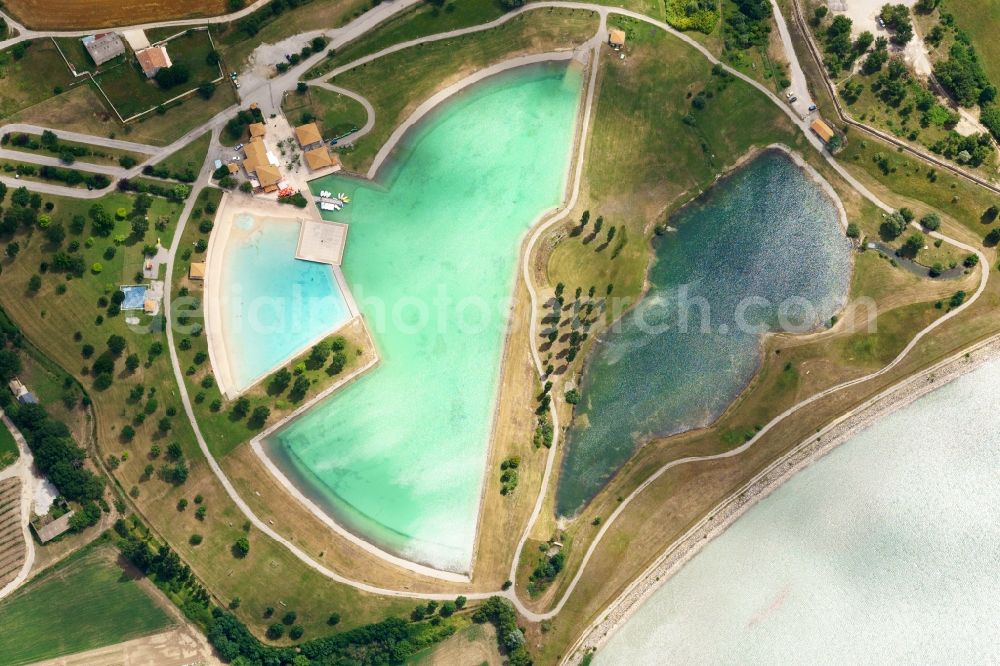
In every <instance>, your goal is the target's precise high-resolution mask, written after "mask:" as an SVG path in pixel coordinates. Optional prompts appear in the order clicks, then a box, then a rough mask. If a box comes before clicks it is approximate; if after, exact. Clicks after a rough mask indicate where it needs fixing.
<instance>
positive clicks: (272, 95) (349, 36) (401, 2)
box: [239, 0, 423, 116]
mask: <svg viewBox="0 0 1000 666" xmlns="http://www.w3.org/2000/svg"><path fill="white" fill-rule="evenodd" d="M422 1H423V0H392V1H391V2H383V3H382V4H380V5H378V6H376V7H374V8H373V9H370V10H369V11H367V12H365V13H364V14H362V15H361V16H359V17H358V18H356V19H354V20H353V21H351V22H350V23H348V24H347V25H345V26H343V27H342V28H332V29H329V30H326V31H325V32H324V34H325V35H326V37H327V38H328V39H329V40H330V43H329V44H328V45H327V47H326V49H324V50H323V51H320V52H319V53H316V54H313V55H312V56H310V57H308V58H306V59H305V60H303V61H301V62H300V63H299V64H298V65H296V66H294V67H291V68H290V69H289V70H288V71H287V72H285V73H284V74H279V75H278V76H276V77H274V78H273V79H270V80H269V81H267V82H265V83H262V84H260V85H258V86H256V87H251V88H247V87H244V88H242V89H241V90H240V91H239V92H240V101H241V103H242V104H243V105H244V106H247V105H249V104H251V103H253V102H256V103H257V104H259V105H260V109H261V111H262V112H263V113H264V115H265V116H268V115H270V114H272V113H281V99H282V97H283V96H284V94H285V93H287V92H290V91H292V90H294V89H295V86H296V85H297V84H298V82H299V81H300V80H302V78H303V77H304V75H305V73H306V72H308V71H309V70H310V69H312V68H313V67H315V66H316V65H317V64H319V63H320V62H321V61H323V60H325V59H326V52H327V51H329V50H330V49H339V48H340V47H342V46H344V45H345V44H347V43H349V42H353V41H354V40H356V39H358V38H359V37H361V36H362V35H364V34H365V33H367V32H368V31H370V30H372V29H373V28H375V27H376V26H377V25H378V24H379V23H382V22H383V21H386V20H387V19H389V18H392V17H393V16H395V15H396V14H399V13H400V12H403V11H405V10H407V9H409V8H410V7H412V6H414V5H416V4H419V3H420V2H422Z"/></svg>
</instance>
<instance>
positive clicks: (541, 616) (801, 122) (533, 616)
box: [171, 1, 988, 622]
mask: <svg viewBox="0 0 1000 666" xmlns="http://www.w3.org/2000/svg"><path fill="white" fill-rule="evenodd" d="M544 7H566V8H586V9H591V10H593V11H595V12H598V13H599V14H600V16H601V21H602V25H604V24H605V22H606V18H607V15H608V14H609V13H617V14H623V15H627V16H630V17H632V18H635V19H637V20H640V21H643V22H645V23H648V24H651V25H654V26H656V27H658V28H660V29H662V30H665V31H667V32H669V33H670V34H672V35H674V36H675V37H677V38H678V39H681V40H682V41H684V42H685V43H687V44H688V45H689V46H691V47H693V48H695V49H697V50H698V51H699V52H700V53H701V54H702V55H703V56H704V57H705V58H706V59H708V60H709V61H710V62H712V63H713V64H714V63H718V62H719V61H718V59H717V58H715V56H714V55H712V54H711V53H710V52H709V51H708V50H707V49H706V48H704V47H703V46H702V45H701V44H698V43H697V42H695V41H694V40H692V39H691V38H690V37H688V36H687V35H685V34H683V33H679V32H677V31H675V30H674V29H672V28H671V27H670V26H668V25H667V24H665V23H662V22H660V21H656V20H654V19H651V18H649V17H647V16H645V15H642V14H639V13H636V12H630V11H627V10H620V9H614V10H610V9H609V8H607V7H604V6H599V5H590V4H584V3H574V2H560V1H554V2H540V3H537V4H534V5H532V6H531V8H544ZM522 11H527V9H526V10H522ZM480 29H483V28H482V27H480ZM602 32H603V31H602ZM602 32H599V33H598V35H597V36H596V38H595V39H596V40H601V39H603V34H602ZM435 39H437V37H436V36H432V37H428V38H425V39H424V40H417V41H418V42H419V41H433V40H435ZM790 59H794V52H793V55H792V56H791V58H790ZM310 66H311V65H310ZM723 66H725V65H723ZM797 66H798V63H795V67H797ZM727 69H728V70H729V71H730V73H731V74H732V75H733V76H736V77H737V78H740V79H741V80H743V81H744V82H746V83H748V84H749V85H752V86H754V87H755V88H757V89H758V90H760V91H761V92H762V93H764V94H765V95H767V96H768V97H769V98H770V99H771V100H772V101H773V102H774V103H775V104H777V105H778V107H779V108H781V109H782V110H783V111H784V112H785V113H786V114H787V115H788V116H789V117H790V118H791V119H792V121H793V122H794V123H795V124H796V125H798V126H799V128H800V129H801V131H803V132H804V133H805V134H806V136H807V137H808V139H809V141H810V143H811V144H812V145H813V147H814V148H816V149H817V150H818V151H820V153H821V154H822V155H823V157H824V159H826V160H827V161H828V162H829V163H830V164H831V166H832V167H833V168H834V169H835V170H836V171H837V172H838V173H839V174H840V175H841V176H842V177H843V178H844V179H845V180H847V182H848V183H849V184H851V185H852V186H853V187H854V188H855V189H857V190H858V191H859V192H860V193H861V194H862V195H863V196H865V197H866V198H868V199H869V200H870V201H872V202H873V203H875V205H877V206H878V207H879V208H881V209H882V210H884V211H887V212H888V211H891V210H892V208H891V207H890V206H888V205H887V204H885V203H884V202H882V201H881V200H879V199H878V198H877V197H875V195H874V194H872V193H871V192H870V191H869V190H868V189H867V188H866V187H865V186H864V185H863V184H862V183H860V182H859V181H858V180H857V179H855V178H854V177H853V176H852V175H851V174H850V173H848V172H847V171H846V169H844V168H843V167H842V166H841V165H840V164H839V163H838V162H836V160H834V159H833V158H832V157H831V156H830V155H829V154H828V153H827V152H825V150H824V146H823V143H822V141H821V140H820V139H819V138H818V137H816V136H815V135H814V134H812V132H811V131H810V130H809V121H808V119H804V118H802V117H801V116H800V115H799V114H798V113H797V112H796V110H795V109H793V108H791V107H789V105H788V104H786V103H785V102H784V101H783V100H781V99H780V98H778V97H777V96H776V95H774V93H772V92H771V91H770V90H769V89H768V88H766V87H765V86H763V85H762V84H760V83H758V82H757V81H755V80H753V79H751V78H750V77H748V76H746V75H744V74H742V73H741V72H737V71H735V70H732V69H730V68H728V67H727ZM793 69H794V68H793ZM800 71H801V70H800ZM595 75H596V71H594V70H592V79H593V77H594V76H595ZM593 90H594V87H593V86H592V85H591V86H590V87H589V88H588V103H587V113H586V118H587V121H586V122H589V118H590V115H591V113H590V105H591V103H592V95H593ZM584 137H585V138H586V135H584ZM582 154H583V151H581V153H580V155H582ZM576 168H577V177H576V178H575V181H574V187H573V192H572V193H571V196H570V201H575V200H576V198H577V196H578V194H579V186H580V173H581V169H582V160H580V159H578V163H577V166H576ZM565 214H566V211H565V210H564V211H563V212H562V213H561V214H560V219H561V216H565ZM556 221H558V219H557V220H556ZM551 223H553V222H552V221H550V222H549V223H547V225H548V224H551ZM932 235H935V236H936V237H941V238H944V237H943V236H939V235H937V234H932ZM179 236H180V232H178V234H177V237H178V238H179ZM539 236H540V233H539ZM537 237H538V236H535V239H536V240H537ZM944 240H947V241H948V242H951V243H954V244H955V245H957V246H958V247H960V248H962V249H964V250H966V251H969V252H976V253H978V254H980V257H981V260H982V263H983V264H984V265H985V263H986V262H985V257H983V255H982V254H981V253H979V252H978V250H976V249H975V248H971V247H968V246H966V245H963V244H961V243H957V242H955V241H952V240H950V239H947V238H944ZM530 249H531V247H530V246H529V248H528V252H529V253H530ZM981 275H982V278H981V281H980V285H979V288H978V289H977V290H976V292H975V293H974V294H973V295H972V297H971V298H970V299H969V300H968V301H966V303H965V304H964V305H963V306H961V307H960V308H957V309H956V310H953V311H952V312H950V313H948V314H947V315H945V317H942V318H941V319H938V320H937V321H936V322H934V323H933V324H932V325H931V326H929V327H927V328H926V329H924V330H923V331H921V332H920V333H919V334H917V336H916V337H915V338H914V339H913V340H911V342H910V344H909V345H907V347H906V348H905V349H904V350H903V351H902V352H901V353H900V355H899V356H897V357H896V359H894V360H893V361H892V363H890V364H889V365H888V366H886V367H884V368H883V369H881V370H879V371H878V372H875V373H872V374H871V375H868V376H866V377H862V378H859V379H856V380H853V381H851V382H845V383H844V384H841V385H839V386H836V387H833V388H831V389H828V390H826V391H823V392H821V393H819V394H816V395H814V396H812V397H811V398H809V399H807V400H805V401H803V402H801V403H799V404H797V405H795V406H794V407H792V408H790V409H788V410H786V411H785V412H783V413H782V414H780V415H778V416H777V417H775V418H774V419H773V420H772V421H771V422H770V423H768V424H767V425H766V426H765V427H764V428H763V429H762V430H761V431H760V432H758V434H757V435H756V436H755V437H754V438H753V439H752V440H750V441H749V442H747V443H745V444H744V445H742V446H741V447H739V448H738V449H734V450H731V451H728V452H726V453H723V454H720V455H718V456H703V457H692V458H685V459H682V460H677V461H673V462H671V463H669V464H667V465H665V466H664V467H662V468H661V469H660V470H658V471H657V472H656V473H655V474H654V475H653V476H651V477H650V478H649V479H648V480H647V481H646V482H645V483H644V484H642V485H641V486H640V487H639V488H637V489H636V491H635V492H633V493H632V494H630V495H629V496H628V497H627V498H625V500H623V501H622V502H621V504H620V505H619V507H618V509H617V510H616V511H615V512H614V513H613V514H612V515H611V516H610V517H609V518H608V519H607V520H606V521H605V522H604V523H603V525H602V527H601V529H600V530H599V532H598V535H597V536H596V538H595V540H594V541H593V542H592V543H591V544H590V546H589V547H588V549H587V552H586V553H585V555H584V558H583V562H582V563H581V566H580V567H579V569H578V570H577V573H576V575H575V576H574V578H573V580H572V581H571V583H570V585H569V586H568V588H567V589H566V592H565V593H564V595H563V596H562V597H561V598H560V600H559V601H558V602H557V604H556V605H555V606H554V607H553V608H552V609H551V610H549V611H547V612H542V613H538V612H535V611H533V610H531V609H530V608H528V607H527V606H526V605H525V604H524V603H523V602H522V601H521V600H520V599H519V598H518V597H517V594H516V591H515V590H516V586H512V587H511V588H510V589H509V590H506V591H502V592H492V593H490V592H470V593H467V594H466V596H467V597H469V598H472V599H476V598H483V597H485V596H488V595H490V594H501V595H503V596H505V597H507V598H508V599H510V600H511V602H512V603H514V605H515V606H516V607H517V609H518V611H519V612H520V613H521V614H522V615H524V616H525V617H526V618H528V619H529V620H532V621H536V622H537V621H542V620H546V619H550V618H552V617H554V616H556V615H557V614H558V613H559V612H560V611H561V610H562V608H563V607H564V605H565V604H566V602H567V600H568V599H569V597H570V596H571V595H572V593H573V591H574V590H575V588H576V586H577V585H578V584H579V581H580V579H581V578H582V576H583V573H584V572H585V570H586V565H587V563H588V562H589V560H590V559H591V557H592V556H593V553H594V552H595V550H596V548H597V546H598V545H599V544H600V542H601V540H602V539H603V537H604V535H605V534H606V533H607V530H608V529H609V528H610V526H611V525H612V524H613V523H614V521H615V519H616V518H617V517H618V516H619V515H620V514H621V512H622V511H623V510H624V509H625V507H626V506H627V505H628V504H629V503H631V501H632V500H633V499H634V498H635V497H637V496H638V495H639V494H640V493H641V492H642V491H643V490H644V489H645V488H647V487H648V486H649V484H651V483H653V482H654V481H655V480H656V479H657V478H659V477H660V476H662V474H664V473H665V472H666V471H668V470H669V469H671V468H673V467H676V466H678V465H683V464H687V463H691V462H705V461H710V460H715V459H722V458H728V457H732V456H736V455H739V454H740V453H743V452H745V451H746V450H747V449H749V448H750V447H751V446H753V445H754V444H756V443H757V442H758V441H759V440H760V438H761V437H762V436H763V435H764V434H765V433H766V432H768V431H770V430H771V429H772V428H774V427H775V426H776V425H777V424H778V423H780V422H781V421H783V420H784V419H785V418H787V417H789V416H791V415H792V414H794V413H796V412H797V411H798V410H800V409H802V408H804V407H806V406H808V405H809V404H812V403H813V402H816V401H818V400H821V399H823V398H825V397H827V396H829V395H831V394H833V393H835V392H837V391H840V390H843V389H846V388H848V387H849V386H854V385H857V384H860V383H862V382H865V381H869V380H871V379H874V378H875V377H878V376H881V375H883V374H885V373H886V372H889V371H890V370H891V369H892V368H894V367H895V366H896V365H898V364H899V363H900V362H901V361H902V360H903V359H904V358H905V357H906V356H907V355H908V354H909V352H910V351H911V350H912V349H913V347H915V346H916V344H917V343H918V342H919V341H920V340H921V339H922V338H923V337H924V336H925V335H926V334H927V333H929V332H930V331H932V330H933V329H934V328H936V327H937V326H940V325H941V324H943V323H944V322H945V321H946V320H947V319H950V318H951V317H954V316H957V315H958V314H959V313H960V312H961V311H964V309H965V308H967V307H969V306H970V305H971V304H972V303H973V302H974V301H975V300H976V299H978V297H979V295H980V294H981V293H982V291H983V289H984V288H985V286H986V280H987V278H988V275H987V273H986V272H985V271H983V272H981ZM526 280H527V284H528V287H529V290H530V291H534V290H535V289H534V284H533V282H532V281H531V275H530V271H527V274H526ZM536 298H537V297H536ZM533 301H534V302H536V303H537V300H535V299H533ZM171 343H172V341H171ZM171 353H172V356H174V355H173V346H172V344H171ZM534 360H535V362H536V370H541V368H540V367H539V366H538V364H539V363H540V360H539V359H538V358H537V355H536V358H535V359H534ZM172 361H173V362H174V366H175V367H174V372H175V374H176V375H177V378H178V384H179V385H180V386H181V387H182V392H183V402H184V403H185V410H186V411H187V412H188V415H189V419H191V421H192V425H193V426H194V427H195V430H196V432H198V437H199V444H200V445H201V446H202V449H203V451H204V452H205V455H206V458H207V459H208V460H209V464H210V465H211V466H212V468H213V471H215V473H216V475H217V476H218V478H219V480H220V482H221V483H222V484H223V486H224V487H225V488H226V491H227V493H228V494H229V495H230V496H231V497H232V499H233V500H234V502H236V504H237V506H239V508H240V510H241V511H243V512H244V514H246V516H247V517H248V518H249V519H250V520H251V521H252V522H253V523H254V524H255V525H256V526H257V527H258V528H259V529H261V531H263V532H264V533H265V534H267V535H268V536H270V537H272V538H274V539H275V540H276V541H278V542H279V543H281V544H282V545H284V546H285V547H286V548H288V549H289V550H290V551H291V552H292V553H293V554H294V555H295V556H296V557H298V558H299V559H300V560H301V561H302V562H303V563H305V564H306V565H307V566H310V567H311V568H313V569H315V570H316V571H318V572H320V573H322V574H323V575H325V576H327V577H329V578H331V579H333V580H336V581H337V582H340V583H344V584H347V585H351V586H353V587H355V588H357V589H360V590H363V591H366V592H371V593H376V594H382V595H387V596H394V597H416V598H424V599H443V598H448V597H449V596H450V595H448V594H433V593H432V594H427V593H413V592H410V591H404V590H389V589H385V588H379V587H377V586H373V585H369V584H367V583H363V582H359V581H354V580H352V579H350V578H348V577H346V576H343V575H342V574H339V573H337V572H334V571H331V570H329V569H327V568H326V567H325V566H323V565H321V564H319V563H318V562H316V561H315V560H313V559H312V558H311V557H309V556H308V555H307V554H305V553H304V552H302V551H301V550H300V549H299V548H298V547H297V546H296V545H295V544H292V543H291V542H289V541H288V540H287V539H285V538H284V537H282V536H281V535H280V534H277V533H276V532H274V530H273V529H271V528H270V526H269V525H267V524H266V523H264V522H263V521H261V520H260V519H259V518H258V517H257V516H256V515H254V514H253V512H252V511H251V510H250V508H249V507H248V506H247V505H246V503H245V502H244V501H243V500H242V499H241V498H240V497H239V495H238V493H236V491H235V488H233V486H232V484H231V483H230V482H229V480H228V479H227V478H226V477H225V474H224V473H223V472H222V470H221V468H220V467H219V466H218V464H217V463H216V462H215V461H214V459H213V458H212V457H211V452H210V451H209V450H208V447H207V444H206V443H205V442H204V439H203V438H202V437H201V436H200V432H199V431H198V428H197V422H196V420H195V419H194V414H193V410H192V409H191V407H190V403H189V401H188V400H187V396H186V392H184V389H183V378H182V376H181V375H180V366H179V363H177V361H176V357H175V356H174V357H173V358H172ZM556 430H557V429H556ZM557 432H558V431H557ZM556 437H557V438H558V434H557V436H556ZM557 446H558V439H556V441H554V442H553V446H552V448H551V449H550V452H549V456H548V459H547V461H546V472H545V475H546V479H548V478H549V476H550V475H551V471H552V468H553V466H554V463H553V461H554V460H555V455H556V452H557ZM546 488H547V484H545V485H543V486H542V490H541V493H542V494H540V495H539V497H538V498H537V499H536V505H535V507H534V510H533V513H532V516H531V518H530V521H529V524H528V526H527V528H526V529H525V531H524V532H523V533H522V535H521V538H520V541H519V545H518V549H517V552H516V554H515V557H514V561H513V562H514V563H513V566H512V571H511V578H510V579H511V580H516V568H517V562H519V561H520V555H521V552H522V551H523V548H524V545H525V543H526V542H527V539H528V537H529V535H530V533H531V530H532V529H533V527H534V524H535V522H536V521H537V519H538V516H539V515H540V511H541V506H542V505H543V503H544V494H543V493H544V492H545V490H546Z"/></svg>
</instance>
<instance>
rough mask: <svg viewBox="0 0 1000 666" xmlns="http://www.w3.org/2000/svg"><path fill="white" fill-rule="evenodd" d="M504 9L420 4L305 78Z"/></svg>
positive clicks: (475, 1)
mask: <svg viewBox="0 0 1000 666" xmlns="http://www.w3.org/2000/svg"><path fill="white" fill-rule="evenodd" d="M654 1H655V0H654ZM504 11H505V10H504V8H503V6H502V5H501V4H500V3H499V2H498V0H460V1H459V2H449V3H448V4H447V5H445V8H444V9H438V8H435V7H433V6H432V5H430V4H428V3H421V4H419V5H416V6H415V7H413V8H412V9H409V10H407V11H406V12H404V13H403V14H399V15H397V16H394V17H393V18H391V19H389V20H388V21H386V22H385V23H383V24H381V25H380V26H378V27H377V28H376V29H374V30H372V31H371V32H369V33H367V34H366V35H365V36H364V38H363V39H359V40H356V41H353V42H350V43H349V44H347V45H346V46H344V47H343V48H341V49H340V50H338V51H337V53H336V55H335V57H332V58H327V59H325V60H324V61H323V62H321V63H320V64H318V65H316V66H315V67H313V68H312V69H311V70H309V71H308V72H307V73H306V76H305V78H307V79H314V78H317V77H319V76H322V75H323V74H326V73H327V72H329V71H331V70H332V69H333V68H334V67H338V66H340V65H346V64H348V63H351V62H353V61H355V60H357V59H358V58H361V57H364V56H366V55H369V54H371V53H377V52H378V51H381V50H382V49H384V48H387V47H389V46H392V45H393V44H399V43H402V42H408V41H410V40H412V39H417V38H419V37H425V36H427V35H434V34H437V33H441V32H448V31H449V30H457V29H459V28H466V27H469V26H473V25H481V24H483V23H488V22H490V21H492V20H494V19H496V18H499V17H500V16H502V15H503V14H504Z"/></svg>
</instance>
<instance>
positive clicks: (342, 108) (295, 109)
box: [281, 86, 368, 140]
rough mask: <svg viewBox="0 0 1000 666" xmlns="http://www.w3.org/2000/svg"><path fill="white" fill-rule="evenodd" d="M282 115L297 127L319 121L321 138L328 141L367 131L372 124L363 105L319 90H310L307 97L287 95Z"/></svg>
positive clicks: (343, 96)
mask: <svg viewBox="0 0 1000 666" xmlns="http://www.w3.org/2000/svg"><path fill="white" fill-rule="evenodd" d="M281 111H282V112H283V113H284V114H285V116H287V117H288V119H289V121H290V122H291V123H292V124H293V125H298V124H300V123H303V122H310V121H315V122H316V124H317V125H318V126H319V131H320V134H322V135H323V138H324V139H327V140H329V139H332V138H334V137H337V136H341V135H343V134H346V133H347V132H351V131H353V130H354V129H356V128H360V127H363V126H364V124H365V123H366V122H368V113H367V112H366V111H365V107H363V106H361V104H360V103H359V102H357V101H356V100H353V99H351V98H350V97H347V96H346V95H341V94H339V93H335V92H333V91H332V90H326V89H324V88H317V87H316V86H310V87H309V90H308V91H306V93H305V94H299V93H290V94H288V95H286V96H285V98H284V99H283V100H282V101H281ZM310 119H311V120H310Z"/></svg>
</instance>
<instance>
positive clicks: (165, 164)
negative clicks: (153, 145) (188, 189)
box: [153, 132, 212, 182]
mask: <svg viewBox="0 0 1000 666" xmlns="http://www.w3.org/2000/svg"><path fill="white" fill-rule="evenodd" d="M211 142H212V133H211V132H205V133H204V134H202V135H201V136H200V137H198V138H197V139H195V140H194V141H192V142H191V143H189V144H187V145H186V146H184V147H183V148H181V149H180V150H178V151H177V152H175V153H171V154H170V155H168V156H167V157H166V158H164V159H163V160H162V161H160V162H157V163H156V164H154V165H153V167H154V168H157V169H160V168H163V169H166V170H167V171H169V172H170V174H171V175H170V177H171V178H174V179H176V180H183V181H185V182H193V181H194V179H195V178H197V176H198V172H199V171H201V167H202V165H203V164H204V163H205V156H206V155H208V146H209V144H210V143H211Z"/></svg>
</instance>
